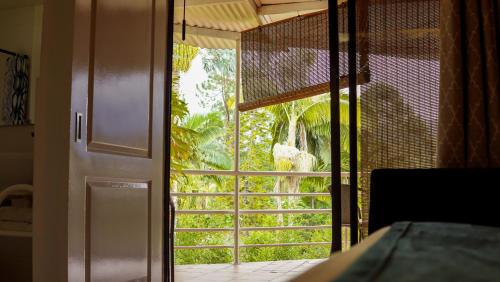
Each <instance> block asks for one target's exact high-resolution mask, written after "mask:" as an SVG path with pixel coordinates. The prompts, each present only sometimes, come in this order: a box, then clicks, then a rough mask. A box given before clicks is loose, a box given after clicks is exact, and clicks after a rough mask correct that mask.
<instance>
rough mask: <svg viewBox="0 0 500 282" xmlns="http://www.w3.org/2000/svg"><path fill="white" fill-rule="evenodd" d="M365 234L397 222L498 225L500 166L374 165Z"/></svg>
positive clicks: (499, 218) (499, 215) (499, 220)
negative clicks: (424, 166)
mask: <svg viewBox="0 0 500 282" xmlns="http://www.w3.org/2000/svg"><path fill="white" fill-rule="evenodd" d="M370 190H371V194H370V215H369V223H368V232H369V233H370V234H371V233H373V232H374V231H376V230H378V229H380V228H382V227H384V226H388V225H391V224H392V223H394V222H396V221H435V222H436V221H437V222H455V223H469V224H478V225H486V226H495V227H500V169H377V170H374V171H373V172H372V174H371V187H370Z"/></svg>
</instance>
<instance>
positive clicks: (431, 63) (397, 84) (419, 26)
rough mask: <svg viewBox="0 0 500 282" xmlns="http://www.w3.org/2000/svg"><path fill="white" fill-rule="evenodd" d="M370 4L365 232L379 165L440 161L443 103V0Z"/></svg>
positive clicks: (364, 108) (363, 89) (364, 99)
mask: <svg viewBox="0 0 500 282" xmlns="http://www.w3.org/2000/svg"><path fill="white" fill-rule="evenodd" d="M365 2H366V3H367V5H365V6H364V7H360V6H359V5H358V7H357V9H359V10H358V30H359V31H358V52H359V50H361V49H362V48H367V49H368V54H369V55H368V60H367V64H368V65H362V67H365V68H369V70H370V81H369V82H368V83H365V84H362V85H361V86H360V88H359V90H360V100H361V101H360V103H361V133H360V135H361V136H360V142H361V152H360V166H361V167H360V171H361V172H362V177H361V188H362V193H361V195H362V203H363V204H362V218H363V224H362V234H363V235H366V234H367V226H368V225H367V224H366V223H367V220H368V210H369V206H368V205H369V176H370V175H369V173H370V172H371V171H372V170H373V169H376V168H429V167H434V166H435V165H436V151H437V149H436V147H437V124H438V101H439V0H424V1H410V0H405V1H402V0H399V1H398V0H369V1H365ZM363 9H365V10H364V14H365V15H366V16H362V15H363ZM363 27H364V30H365V31H364V30H362V29H363ZM401 189H404V187H401Z"/></svg>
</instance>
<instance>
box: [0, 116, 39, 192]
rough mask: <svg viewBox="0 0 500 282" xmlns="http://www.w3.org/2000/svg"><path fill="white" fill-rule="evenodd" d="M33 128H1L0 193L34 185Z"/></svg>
mask: <svg viewBox="0 0 500 282" xmlns="http://www.w3.org/2000/svg"><path fill="white" fill-rule="evenodd" d="M33 130H34V129H33V126H32V125H26V126H8V127H0V192H1V191H2V190H3V189H5V188H6V187H8V186H10V185H14V184H33V137H32V134H33Z"/></svg>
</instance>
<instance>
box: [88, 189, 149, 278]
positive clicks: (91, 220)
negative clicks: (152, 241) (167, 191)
mask: <svg viewBox="0 0 500 282" xmlns="http://www.w3.org/2000/svg"><path fill="white" fill-rule="evenodd" d="M149 192H150V185H149V183H137V182H116V181H111V182H89V183H88V186H87V196H86V198H87V199H86V201H87V216H86V218H87V223H86V229H87V236H86V247H87V248H86V249H87V252H86V257H87V261H86V269H87V277H89V279H88V281H96V282H97V281H102V282H108V281H109V282H112V281H129V280H131V279H130V278H131V277H135V278H136V279H132V280H137V279H139V280H140V279H142V278H144V277H149V275H148V274H149V273H148V272H149V270H148V268H149V267H148V253H149V246H148V241H149V240H148V238H149V217H148V214H149V208H150V206H149V199H150V197H149ZM123 258H127V259H125V260H124V259H123ZM116 262H119V263H116Z"/></svg>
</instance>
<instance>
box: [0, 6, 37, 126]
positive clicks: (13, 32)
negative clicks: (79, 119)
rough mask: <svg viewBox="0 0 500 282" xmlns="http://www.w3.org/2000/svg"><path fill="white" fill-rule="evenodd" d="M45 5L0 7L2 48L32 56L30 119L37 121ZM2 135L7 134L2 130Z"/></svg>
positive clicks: (0, 40)
mask: <svg viewBox="0 0 500 282" xmlns="http://www.w3.org/2000/svg"><path fill="white" fill-rule="evenodd" d="M42 17H43V6H42V5H34V6H28V7H19V8H4V9H0V48H2V49H5V50H8V51H12V52H16V53H19V54H25V55H28V56H29V57H30V64H31V67H30V94H29V95H30V96H29V105H28V111H29V119H30V121H31V123H34V121H35V99H36V89H37V81H38V77H39V76H40V52H41V39H42ZM0 136H5V135H4V134H2V132H1V131H0Z"/></svg>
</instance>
